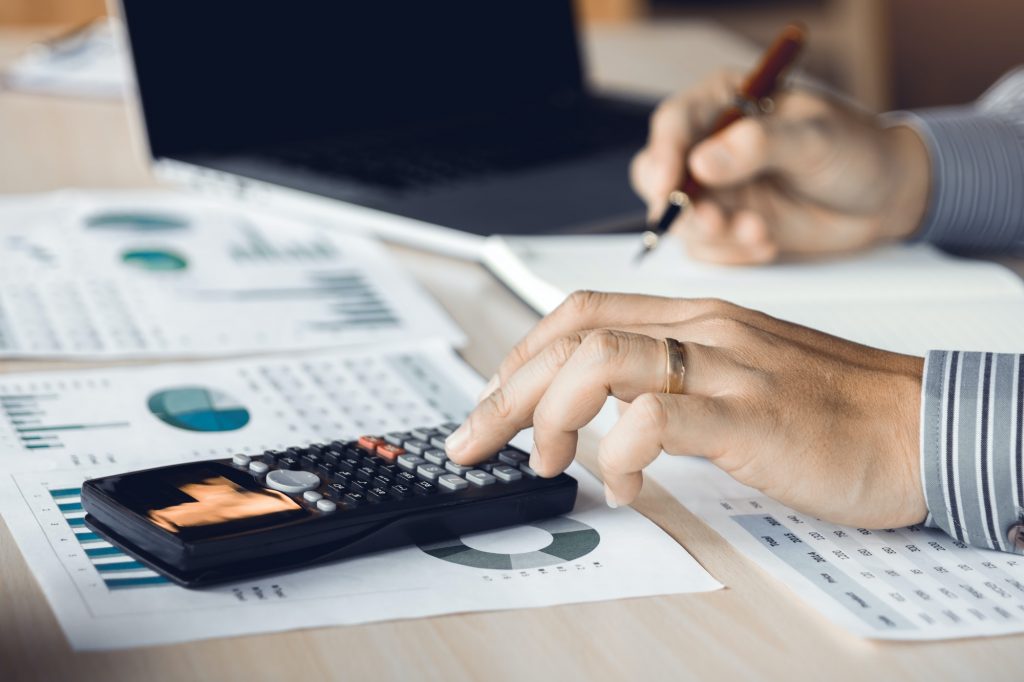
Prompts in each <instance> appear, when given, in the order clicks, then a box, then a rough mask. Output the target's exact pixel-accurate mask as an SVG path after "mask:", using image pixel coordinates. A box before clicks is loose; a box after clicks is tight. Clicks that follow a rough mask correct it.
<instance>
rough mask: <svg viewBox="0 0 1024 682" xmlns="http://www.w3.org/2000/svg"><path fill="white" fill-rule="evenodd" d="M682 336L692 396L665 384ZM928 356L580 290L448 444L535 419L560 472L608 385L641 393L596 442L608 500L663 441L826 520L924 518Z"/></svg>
mask: <svg viewBox="0 0 1024 682" xmlns="http://www.w3.org/2000/svg"><path fill="white" fill-rule="evenodd" d="M665 337H671V338H674V339H677V340H679V341H680V342H682V343H683V345H684V348H685V357H686V361H685V362H686V375H685V387H684V390H685V395H674V394H673V395H670V394H665V393H660V392H659V391H660V390H661V389H662V386H663V385H664V381H665V346H664V342H663V341H662V340H661V339H664V338H665ZM922 371H923V360H922V359H921V358H916V357H911V356H906V355H898V354H896V353H889V352H886V351H881V350H876V349H874V348H868V347H866V346H861V345H859V344H856V343H852V342H850V341H844V340H842V339H838V338H836V337H834V336H829V335H828V334H823V333H821V332H816V331H814V330H811V329H808V328H806V327H801V326H798V325H795V324H791V323H789V322H783V321H782V320H778V319H775V318H772V317H769V316H767V315H764V314H762V313H758V312H755V311H752V310H747V309H745V308H740V307H738V306H735V305H731V304H729V303H724V302H722V301H715V300H684V299H669V298H656V297H650V296H630V295H622V294H596V293H588V292H583V293H577V294H574V295H573V296H571V297H570V298H569V299H568V301H567V302H566V303H564V304H563V305H562V306H561V307H560V308H558V310H556V311H555V312H553V313H552V314H551V315H549V316H548V317H546V318H544V320H542V321H541V322H540V323H539V324H538V325H537V327H536V328H534V329H533V331H531V332H530V333H529V334H528V335H527V336H526V337H525V338H524V339H523V340H522V341H521V342H520V343H519V344H518V345H517V346H516V347H515V349H514V350H513V351H512V353H511V354H510V355H509V356H508V358H506V360H505V361H504V363H503V364H502V366H501V369H500V371H499V374H498V377H497V381H496V386H495V387H494V390H493V391H492V392H491V393H489V395H487V396H486V397H485V398H484V399H483V400H482V402H481V403H480V404H479V405H478V406H477V407H476V409H475V410H474V411H473V412H472V414H470V416H469V418H468V419H467V420H466V422H465V423H464V424H463V425H462V426H461V427H460V428H459V429H458V430H457V431H456V432H455V433H454V434H452V435H451V436H450V437H449V439H448V443H447V450H448V455H449V457H451V458H452V460H454V461H456V462H458V463H460V464H471V463H475V462H479V461H481V460H482V459H485V458H486V457H488V456H490V454H491V453H493V452H494V451H495V450H496V449H497V448H499V447H500V446H501V445H502V444H503V443H506V442H508V440H509V439H511V438H512V437H513V436H514V435H515V434H516V433H517V432H519V431H520V430H522V429H525V428H527V427H529V426H531V425H532V426H533V429H534V443H535V444H534V448H533V452H532V453H531V457H530V466H531V467H533V469H534V470H535V471H537V472H538V473H539V474H540V475H542V476H555V475H557V474H558V473H560V472H561V471H563V470H564V469H565V468H566V467H567V466H568V465H569V463H570V462H571V461H572V459H573V457H574V456H575V454H576V443H577V431H578V430H579V429H581V428H583V426H585V425H586V424H587V423H588V422H590V420H591V419H593V418H594V416H595V415H596V414H597V413H598V411H599V410H600V409H601V407H602V405H604V402H605V400H606V399H607V397H608V396H609V395H612V396H615V397H616V398H619V399H620V400H624V401H627V402H629V403H631V404H630V405H629V407H628V408H627V409H626V410H625V412H624V413H623V414H622V416H621V417H620V419H619V421H618V423H617V424H616V426H615V427H614V428H613V429H612V430H611V432H609V433H608V434H607V435H606V436H605V437H604V438H603V439H602V441H601V444H600V447H599V451H598V464H599V467H600V472H601V475H602V477H603V478H604V481H605V484H606V486H607V490H606V492H607V495H608V499H609V502H610V503H612V504H628V503H630V502H631V501H632V500H633V498H635V497H636V495H637V493H638V492H639V491H640V486H641V485H642V481H643V477H642V474H641V471H642V470H643V468H644V467H646V466H647V465H648V464H650V463H651V461H653V460H654V459H655V458H656V457H657V456H658V455H659V454H660V453H661V452H662V451H663V450H664V451H665V452H668V453H669V454H673V455H696V456H700V457H706V458H708V459H710V460H711V461H712V462H714V463H715V464H716V465H717V466H719V467H720V468H721V469H723V470H724V471H726V472H727V473H729V474H730V475H732V476H733V477H734V478H735V479H736V480H738V481H740V482H741V483H745V484H747V485H749V486H752V487H754V488H757V489H758V490H761V491H762V492H764V493H765V494H767V495H770V496H771V497H774V498H776V499H778V500H779V501H781V502H783V503H784V504H786V505H789V506H791V507H794V508H796V509H798V510H800V511H803V512H806V513H810V514H814V515H816V516H819V517H821V518H823V519H827V520H829V521H834V522H836V523H843V524H847V525H852V526H859V527H865V528H887V527H897V526H904V525H908V524H912V523H916V522H919V521H921V520H922V519H924V517H925V503H924V494H923V491H922V489H921V476H920V465H919V435H918V424H919V419H920V417H919V413H920V391H921V373H922Z"/></svg>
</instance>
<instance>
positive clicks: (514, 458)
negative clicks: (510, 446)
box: [498, 450, 529, 467]
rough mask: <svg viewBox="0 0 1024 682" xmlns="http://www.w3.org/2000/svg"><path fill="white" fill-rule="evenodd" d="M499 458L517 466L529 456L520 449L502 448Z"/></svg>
mask: <svg viewBox="0 0 1024 682" xmlns="http://www.w3.org/2000/svg"><path fill="white" fill-rule="evenodd" d="M498 459H499V460H500V461H502V462H504V463H505V464H508V465H509V466H513V467H517V466H519V465H520V464H522V463H523V462H525V461H526V460H527V459H529V458H528V457H527V456H526V455H524V454H523V453H521V452H519V451H518V450H502V451H501V452H499V453H498Z"/></svg>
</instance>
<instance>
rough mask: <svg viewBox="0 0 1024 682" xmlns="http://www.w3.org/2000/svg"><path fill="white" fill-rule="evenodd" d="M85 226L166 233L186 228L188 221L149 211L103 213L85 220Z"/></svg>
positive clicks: (170, 214) (175, 216) (172, 215)
mask: <svg viewBox="0 0 1024 682" xmlns="http://www.w3.org/2000/svg"><path fill="white" fill-rule="evenodd" d="M85 226H86V227H88V228H91V229H100V230H123V231H128V232H166V231H169V230H182V229H184V228H186V227H188V221H187V220H185V219H184V218H182V217H181V216H177V215H174V214H172V213H160V212H155V211H154V212H149V211H105V212H103V213H94V214H93V215H91V216H89V217H88V218H86V219H85Z"/></svg>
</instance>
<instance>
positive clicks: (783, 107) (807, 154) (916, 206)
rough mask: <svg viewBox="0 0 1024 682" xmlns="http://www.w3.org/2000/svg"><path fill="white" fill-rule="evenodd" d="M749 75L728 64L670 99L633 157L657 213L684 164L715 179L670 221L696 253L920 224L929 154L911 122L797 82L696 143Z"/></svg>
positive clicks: (733, 252)
mask: <svg viewBox="0 0 1024 682" xmlns="http://www.w3.org/2000/svg"><path fill="white" fill-rule="evenodd" d="M740 81H741V78H740V76H738V75H737V74H731V73H724V74H719V75H716V76H714V77H713V78H711V79H709V80H708V81H706V82H705V83H704V84H702V85H701V86H699V87H697V88H695V89H694V90H692V91H689V92H684V93H681V94H678V95H676V96H674V97H671V98H669V99H667V100H666V101H664V102H663V103H662V104H661V105H660V106H659V107H658V109H657V110H656V111H655V112H654V115H653V116H652V117H651V126H650V137H649V139H648V142H647V146H646V147H644V148H643V149H642V150H641V151H640V152H639V153H638V154H637V155H636V157H635V158H634V159H633V164H632V168H631V177H632V182H633V187H634V188H635V189H636V191H637V193H638V194H639V195H640V196H641V197H642V198H643V199H644V200H645V201H646V202H647V205H648V209H649V215H650V216H651V217H652V219H656V217H657V216H658V215H660V213H661V212H662V210H663V209H664V208H665V201H666V197H667V196H668V194H669V192H671V191H672V190H674V189H678V188H679V187H681V186H682V181H683V177H684V174H685V173H687V172H691V173H693V174H694V176H695V177H696V179H697V180H698V181H700V182H701V183H702V184H703V185H704V186H705V187H706V188H707V190H708V191H707V192H706V193H705V194H704V196H703V199H702V200H700V201H698V202H697V204H696V205H695V207H694V210H693V211H690V212H687V213H684V215H683V216H681V217H680V218H679V220H678V221H677V222H676V224H675V225H674V226H673V228H672V229H673V232H675V233H677V234H679V235H681V236H682V238H683V239H684V241H685V242H686V244H687V248H688V250H689V252H690V254H691V255H692V256H693V257H694V258H698V259H700V260H706V261H710V262H714V263H728V264H752V263H765V262H768V261H771V260H773V259H775V258H776V257H777V256H778V255H779V254H780V253H796V254H818V253H826V252H842V251H851V250H855V249H859V248H863V247H866V246H868V245H870V244H874V243H876V242H880V241H884V240H893V239H901V238H905V237H908V236H910V235H911V234H912V233H913V232H914V231H915V230H916V229H917V227H918V225H919V224H920V222H921V220H922V218H923V216H924V211H925V206H926V202H927V199H928V187H929V183H930V163H929V160H928V152H927V149H926V148H925V146H924V143H923V142H922V141H921V139H920V138H919V137H918V135H917V133H915V132H914V131H913V130H912V129H911V128H908V127H905V126H893V127H889V128H885V127H882V125H881V124H880V123H879V121H878V120H877V119H876V118H875V117H872V116H868V115H866V114H864V113H861V112H858V111H855V110H853V109H852V108H850V107H848V106H844V105H843V104H840V103H839V102H835V101H830V100H827V99H824V98H823V97H820V96H818V95H815V94H811V93H810V92H807V91H802V90H793V91H789V92H784V93H782V94H780V95H778V96H777V97H775V110H774V112H772V113H771V114H766V115H764V116H760V117H757V118H745V119H742V120H740V121H737V122H736V123H734V124H733V125H731V126H729V127H728V128H726V129H725V130H723V131H722V132H720V133H718V134H717V135H714V136H713V137H711V138H709V139H707V140H704V141H703V142H699V143H698V140H700V138H701V137H702V136H703V135H705V134H706V132H707V131H708V129H709V128H711V126H713V125H714V120H715V118H717V116H718V114H719V112H721V111H722V110H723V109H724V108H725V107H727V106H728V105H729V104H730V103H731V102H732V100H733V98H734V96H735V93H736V91H737V89H738V87H739V85H740ZM687 155H689V163H688V164H687ZM687 165H688V168H687Z"/></svg>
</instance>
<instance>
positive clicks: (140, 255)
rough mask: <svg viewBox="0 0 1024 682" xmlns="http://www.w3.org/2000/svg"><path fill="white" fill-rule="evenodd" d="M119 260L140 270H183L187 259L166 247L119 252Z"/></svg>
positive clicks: (186, 265)
mask: <svg viewBox="0 0 1024 682" xmlns="http://www.w3.org/2000/svg"><path fill="white" fill-rule="evenodd" d="M121 262H123V263H124V264H125V265H128V266H130V267H133V268H138V269H140V270H150V271H153V272H164V271H168V270H184V269H185V268H187V267H188V261H187V260H185V257H184V256H182V255H181V254H180V253H175V252H174V251H168V250H166V249H134V250H132V251H125V252H124V253H122V254H121Z"/></svg>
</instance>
